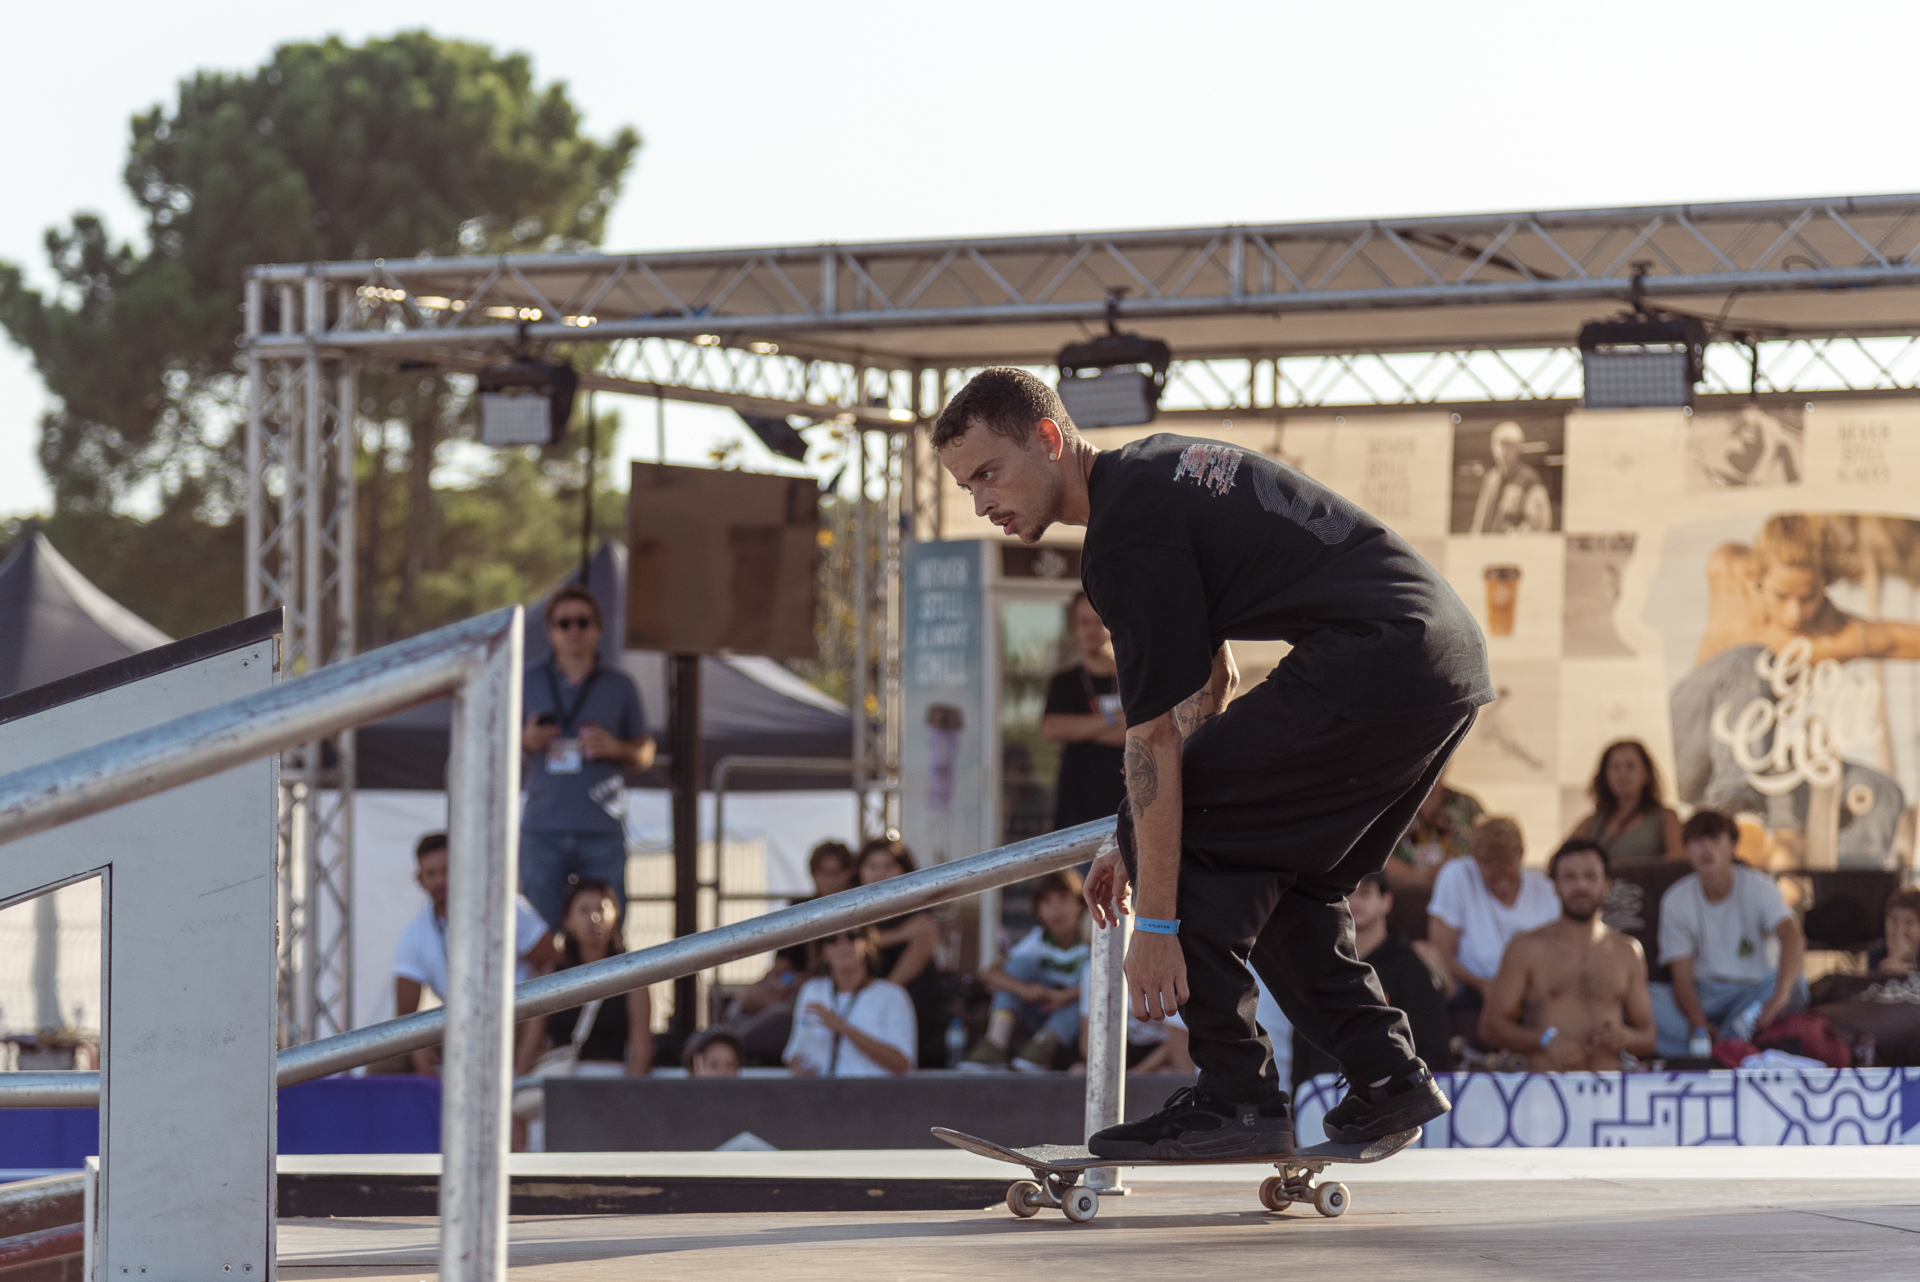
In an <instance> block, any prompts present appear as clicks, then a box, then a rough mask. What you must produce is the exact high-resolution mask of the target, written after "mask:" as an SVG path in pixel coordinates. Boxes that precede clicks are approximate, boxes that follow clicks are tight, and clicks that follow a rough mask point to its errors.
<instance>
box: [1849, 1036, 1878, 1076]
mask: <svg viewBox="0 0 1920 1282" xmlns="http://www.w3.org/2000/svg"><path fill="white" fill-rule="evenodd" d="M1877 1048H1878V1039H1877V1038H1875V1037H1874V1035H1873V1034H1872V1033H1862V1034H1860V1036H1859V1037H1857V1038H1855V1039H1854V1043H1853V1066H1854V1067H1855V1068H1872V1067H1873V1055H1874V1051H1875V1050H1876V1049H1877Z"/></svg>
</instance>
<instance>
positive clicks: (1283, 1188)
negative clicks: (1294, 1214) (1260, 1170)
mask: <svg viewBox="0 0 1920 1282" xmlns="http://www.w3.org/2000/svg"><path fill="white" fill-rule="evenodd" d="M1260 1205H1262V1206H1264V1207H1266V1208H1267V1209H1268V1210H1269V1211H1284V1210H1286V1209H1287V1208H1288V1207H1290V1206H1292V1205H1293V1198H1292V1197H1290V1196H1289V1195H1288V1194H1287V1182H1286V1181H1285V1180H1283V1179H1281V1178H1280V1177H1279V1176H1278V1175H1269V1176H1268V1177H1267V1178H1266V1179H1264V1180H1262V1181H1260Z"/></svg>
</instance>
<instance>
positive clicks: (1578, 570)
mask: <svg viewBox="0 0 1920 1282" xmlns="http://www.w3.org/2000/svg"><path fill="white" fill-rule="evenodd" d="M1636 537H1637V536H1636V535H1634V534H1631V533H1626V534H1569V535H1568V536H1567V569H1566V579H1565V582H1566V587H1565V589H1564V590H1565V592H1566V601H1565V618H1564V621H1563V623H1562V625H1561V626H1562V629H1563V632H1562V636H1563V644H1564V645H1565V647H1566V648H1565V651H1564V653H1565V654H1566V656H1567V657H1568V658H1569V659H1608V658H1629V657H1631V656H1632V655H1633V652H1634V651H1633V647H1632V646H1630V645H1628V644H1627V643H1626V641H1625V640H1624V639H1623V638H1622V637H1621V635H1620V629H1619V628H1618V627H1616V626H1615V625H1614V621H1613V616H1614V611H1615V610H1617V609H1618V608H1619V606H1620V598H1621V596H1622V595H1624V593H1625V586H1624V585H1625V583H1626V570H1627V562H1628V561H1630V560H1632V559H1633V545H1634V541H1635V539H1636Z"/></svg>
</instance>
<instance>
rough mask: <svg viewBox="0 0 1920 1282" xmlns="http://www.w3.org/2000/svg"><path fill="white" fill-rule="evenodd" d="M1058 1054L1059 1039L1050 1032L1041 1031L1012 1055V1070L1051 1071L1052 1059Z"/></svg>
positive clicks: (1028, 1071)
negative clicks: (1016, 1053)
mask: <svg viewBox="0 0 1920 1282" xmlns="http://www.w3.org/2000/svg"><path fill="white" fill-rule="evenodd" d="M1059 1055H1060V1039H1059V1038H1058V1037H1055V1036H1054V1035H1053V1034H1052V1033H1041V1034H1040V1035H1039V1036H1037V1037H1035V1038H1033V1039H1031V1040H1030V1041H1028V1042H1027V1044H1026V1045H1025V1046H1022V1047H1021V1048H1020V1053H1019V1054H1018V1055H1015V1056H1014V1057H1013V1071H1014V1072H1016V1073H1051V1072H1052V1071H1053V1061H1054V1060H1055V1059H1057V1058H1058V1057H1059Z"/></svg>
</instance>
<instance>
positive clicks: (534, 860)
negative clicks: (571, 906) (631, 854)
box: [520, 828, 627, 930]
mask: <svg viewBox="0 0 1920 1282" xmlns="http://www.w3.org/2000/svg"><path fill="white" fill-rule="evenodd" d="M568 877H578V878H580V879H581V880H582V881H586V880H598V881H604V882H606V883H607V884H608V885H609V886H612V887H613V892H614V894H615V895H617V896H618V897H619V899H620V911H621V912H622V913H623V914H624V913H625V912H626V907H627V840H626V838H625V837H624V836H622V835H621V834H619V833H615V832H545V831H539V830H535V829H531V828H522V829H521V830H520V893H521V894H523V895H525V896H526V897H527V902H528V903H530V904H532V905H533V909H534V911H535V912H537V913H539V914H540V917H541V920H543V921H545V922H546V923H547V925H549V926H551V927H552V928H553V929H555V930H559V929H560V917H561V914H563V913H564V912H565V911H566V907H567V878H568Z"/></svg>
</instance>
